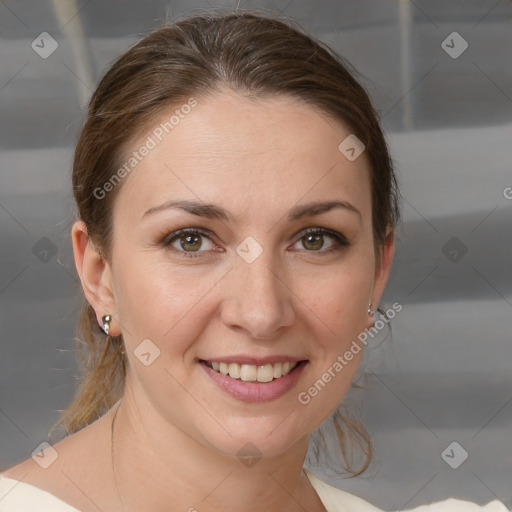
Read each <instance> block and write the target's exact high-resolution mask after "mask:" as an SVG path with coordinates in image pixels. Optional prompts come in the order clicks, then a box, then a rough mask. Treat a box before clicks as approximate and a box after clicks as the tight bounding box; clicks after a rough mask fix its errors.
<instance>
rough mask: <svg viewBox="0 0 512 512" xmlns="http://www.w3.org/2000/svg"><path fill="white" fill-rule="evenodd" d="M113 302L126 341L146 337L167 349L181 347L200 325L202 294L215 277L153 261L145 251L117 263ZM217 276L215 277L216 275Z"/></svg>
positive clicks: (213, 283) (171, 349) (202, 315)
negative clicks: (181, 341)
mask: <svg viewBox="0 0 512 512" xmlns="http://www.w3.org/2000/svg"><path fill="white" fill-rule="evenodd" d="M116 268H117V279H116V281H117V283H118V286H116V290H118V293H117V294H116V303H117V307H118V315H119V319H120V322H121V325H122V329H123V331H124V335H125V336H124V338H125V342H126V343H127V344H130V345H132V346H135V345H137V344H138V343H140V341H141V340H143V339H146V338H149V339H151V340H154V342H155V343H156V344H157V345H158V346H164V345H169V347H168V348H166V351H167V350H168V349H169V350H170V351H173V352H174V351H176V350H178V349H179V348H180V345H181V343H179V341H180V340H183V343H187V341H188V340H190V339H193V338H194V336H195V335H196V334H197V333H198V332H199V330H200V328H201V322H202V321H201V318H202V317H204V316H205V315H204V307H205V302H206V301H204V297H205V296H207V295H208V292H209V290H211V289H212V288H213V287H214V285H215V282H216V280H215V279H213V277H212V276H211V275H210V276H207V275H204V272H203V273H202V274H201V275H194V271H193V269H191V268H188V269H186V268H180V267H177V266H176V265H173V266H171V265H168V264H165V263H162V261H161V260H160V261H154V260H153V259H152V258H151V257H148V256H147V255H146V254H140V255H139V256H138V257H137V256H136V255H135V257H132V258H126V259H124V260H123V261H122V262H120V263H119V264H118V265H117V267H116ZM217 280H218V279H217Z"/></svg>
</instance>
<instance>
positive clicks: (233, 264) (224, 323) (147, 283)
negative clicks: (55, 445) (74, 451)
mask: <svg viewBox="0 0 512 512" xmlns="http://www.w3.org/2000/svg"><path fill="white" fill-rule="evenodd" d="M197 99H198V105H197V106H196V107H194V108H193V109H192V111H191V113H190V114H188V115H187V116H186V117H185V119H183V120H181V121H180V124H179V125H178V126H176V127H175V129H174V130H173V131H172V132H171V133H170V134H169V135H167V136H165V138H164V139H163V140H162V142H160V143H159V144H158V145H157V147H156V148H155V149H153V150H152V151H151V152H150V153H149V155H148V156H146V157H145V158H144V159H143V160H142V162H140V163H139V164H138V166H137V167H136V168H135V169H134V170H133V171H132V172H131V173H130V174H129V175H128V176H127V177H125V178H124V180H123V182H122V185H121V187H122V188H121V189H120V190H119V194H118V196H117V198H116V201H115V203H114V211H113V226H114V233H115V235H114V243H113V248H112V260H111V262H106V261H104V260H103V259H102V258H101V256H100V255H99V254H98V252H96V251H95V248H94V246H93V244H92V243H91V242H90V240H89V239H88V237H87V230H86V227H85V225H84V224H83V223H82V222H81V221H77V222H76V223H75V224H74V226H73V228H72V240H73V248H74V254H75V263H76V268H77V271H78V274H79V276H80V279H81V281H82V285H83V288H84V292H85V295H86V297H87V300H88V301H89V302H90V303H91V304H92V305H93V307H94V308H95V311H96V315H97V320H98V324H101V323H102V321H101V317H102V316H103V315H104V314H107V313H109V314H111V315H113V322H112V324H111V333H112V334H114V335H118V334H120V333H122V334H123V337H124V340H125V343H126V352H127V357H128V360H129V369H128V376H127V380H126V387H125V392H124V395H123V399H122V401H121V403H120V406H119V410H118V415H117V419H116V423H115V427H116V430H115V438H114V456H115V469H116V478H117V482H118V485H119V489H120V493H121V496H122V501H123V502H124V503H125V506H126V509H127V510H137V509H139V510H140V509H146V510H165V509H166V507H167V509H168V507H169V504H172V506H173V510H189V509H190V508H191V507H195V508H196V509H197V510H201V511H214V510H224V511H226V512H231V511H235V510H236V511H239V510H245V511H247V512H252V511H261V510H269V511H277V510H280V511H298V510H304V509H306V510H309V511H321V510H324V507H323V505H322V504H321V502H320V500H319V498H318V496H317V495H316V492H315V491H314V489H313V488H312V486H311V484H310V483H309V480H308V479H307V478H306V477H305V475H304V473H302V472H301V469H302V466H303V462H304V459H305V456H306V452H307V448H308V441H309V437H310V434H311V433H312V432H313V430H315V428H317V427H318V426H319V425H320V424H321V423H322V422H323V421H324V420H325V419H326V418H328V417H329V415H330V414H331V413H332V412H333V410H334V409H335V408H336V406H337V405H338V404H339V402H340V401H341V400H342V398H343V396H344V395H345V393H346V391H347V390H348V388H349V387H350V384H351V381H352V378H353V376H354V374H355V372H356V370H357V366H358V364H359V362H360V359H361V355H362V351H361V352H359V354H357V355H355V356H354V358H353V360H352V361H351V362H350V363H349V364H348V365H347V366H346V367H345V368H344V369H343V371H341V372H339V373H338V374H337V375H336V377H335V378H334V379H333V380H332V382H331V383H329V384H327V385H326V386H325V388H324V389H323V390H322V391H321V392H320V393H319V394H318V396H316V397H314V398H312V399H311V401H310V403H309V404H307V405H302V404H300V403H299V402H298V399H297V397H298V394H299V392H301V391H305V390H307V389H308V388H309V387H310V386H311V385H312V384H313V383H314V382H315V381H317V380H318V379H319V378H320V377H321V375H322V373H324V372H325V371H326V370H327V369H328V368H329V367H331V366H332V365H333V363H334V362H335V361H336V358H337V357H338V355H342V354H344V353H345V352H346V351H347V350H348V348H349V346H350V345H351V343H352V341H353V340H354V339H356V337H357V335H358V334H359V333H360V332H362V331H363V330H364V329H365V328H367V327H369V326H370V325H371V321H372V318H371V317H370V316H369V315H368V313H367V309H368V304H369V303H370V302H371V304H372V307H373V308H374V309H375V307H376V306H377V305H378V303H379V301H380V298H381V295H382V293H383V290H384V287H385V284H386V281H387V278H388V275H389V271H390V267H391V261H392V257H393V247H394V244H393V236H392V232H391V231H390V232H389V236H388V239H387V242H386V244H385V245H384V246H383V247H382V250H381V258H380V261H377V260H376V259H375V254H374V240H373V233H372V223H371V195H370V181H369V171H368V163H367V160H366V157H365V155H364V153H363V155H361V156H360V157H359V158H357V159H356V160H355V161H353V162H351V161H349V160H348V159H347V158H345V156H343V155H342V154H341V153H340V152H339V150H338V145H339V144H340V142H341V141H343V140H344V139H345V137H346V136H347V135H349V134H350V130H349V129H348V128H347V127H346V126H344V125H342V124H341V123H339V122H335V121H333V120H331V119H328V118H327V117H326V116H324V115H323V114H321V113H319V112H318V111H317V110H315V109H313V108H312V107H310V106H308V105H305V104H303V103H301V102H299V101H298V100H297V99H294V98H289V97H282V96H281V97H273V98H265V99H264V100H262V99H260V100H251V99H247V98H244V97H241V96H238V95H236V94H234V93H233V92H228V91H223V92H218V93H215V94H213V95H210V96H209V97H203V98H197ZM174 108H176V107H174ZM172 110H173V109H170V110H169V111H170V112H171V111H172ZM169 117H170V115H169V114H168V113H165V114H164V115H162V120H164V119H168V118H169ZM159 122H160V120H156V123H155V125H157V124H158V123H159ZM149 133H150V132H148V133H142V134H141V135H140V137H139V138H138V140H135V141H134V142H133V144H132V146H133V147H132V148H130V149H131V150H134V149H136V148H138V147H140V145H141V144H142V143H143V141H144V140H145V139H146V137H147V135H148V134H149ZM178 198H179V199H190V200H196V201H200V202H206V203H215V204H217V205H219V206H222V207H223V208H225V209H226V210H227V211H228V212H230V213H231V215H232V216H233V220H232V221H225V220H219V219H210V218H206V217H200V216H197V215H193V214H191V213H187V212H185V211H184V210H178V209H164V210H161V211H158V212H155V213H152V214H148V215H146V216H144V212H146V211H147V210H148V209H150V208H153V207H155V206H158V205H161V204H163V203H165V202H166V201H169V200H174V199H178ZM334 199H339V200H342V201H344V202H347V203H350V204H351V205H352V206H353V208H354V209H356V210H357V211H358V212H359V213H356V212H354V211H352V210H350V209H348V208H339V209H333V210H330V211H328V212H325V213H322V214H320V215H314V216H308V217H305V218H302V219H299V220H296V221H293V222H290V221H288V220H287V215H288V212H289V210H290V209H291V208H293V207H295V206H297V205H302V204H305V203H309V202H313V201H326V200H334ZM182 228H196V229H201V230H209V232H210V235H208V236H209V238H208V237H206V236H200V238H199V240H200V242H201V244H202V245H201V246H200V249H199V252H193V251H191V250H190V249H189V253H190V252H191V253H192V254H193V255H198V254H199V257H190V258H189V257H187V256H186V254H187V253H186V250H187V247H188V246H187V245H186V242H184V243H185V246H183V245H181V244H180V240H179V237H178V238H175V239H174V240H173V242H172V246H168V247H165V246H164V244H163V243H160V242H161V239H162V238H164V237H165V236H166V235H169V234H171V233H173V232H175V231H177V230H178V229H182ZM306 228H325V229H331V230H333V231H336V232H338V233H340V234H342V235H344V236H345V238H346V239H347V240H348V243H349V244H350V245H349V246H348V247H343V246H342V247H340V248H339V250H336V251H334V252H332V253H330V254H329V253H326V252H325V251H326V250H327V249H329V248H332V247H336V245H337V244H336V240H335V239H334V238H332V237H331V236H330V235H329V234H324V235H323V238H322V237H320V241H317V240H314V239H313V240H311V241H308V237H307V236H305V234H304V233H302V232H303V231H304V230H305V229H306ZM301 233H302V234H301ZM247 237H253V238H254V239H255V240H257V242H258V243H259V244H260V246H261V247H262V249H263V252H262V254H261V255H260V256H259V257H258V258H256V259H255V261H253V262H252V263H247V262H246V261H245V260H244V259H243V258H241V257H240V256H239V255H238V254H237V252H236V248H237V247H238V246H239V244H241V242H242V241H244V240H245V239H246V238H247ZM168 238H169V237H168ZM322 239H323V245H322ZM197 245H198V244H197V240H193V242H192V247H197ZM170 247H171V248H170ZM183 247H185V248H183ZM172 248H173V249H174V251H173V250H172ZM315 248H317V250H315ZM179 251H181V252H179ZM322 253H323V254H322ZM144 339H150V340H151V341H152V343H154V345H156V346H157V347H158V348H159V350H160V356H159V357H158V358H157V359H155V360H154V362H152V364H150V365H149V366H145V365H143V364H141V362H140V361H139V360H138V359H137V357H136V356H135V355H134V350H135V349H136V347H137V346H138V345H139V344H140V343H141V341H142V340H144ZM240 354H246V355H253V356H255V357H265V356H268V355H276V354H280V355H281V354H287V355H291V356H297V357H300V358H301V359H307V360H309V362H308V365H307V367H306V368H305V369H304V371H303V373H302V375H301V377H300V379H299V381H298V383H297V385H296V386H295V387H294V388H293V389H292V390H290V391H289V392H287V393H286V394H285V395H284V396H282V397H280V398H278V399H276V400H273V401H269V402H262V403H245V402H241V401H239V400H236V399H235V398H233V397H231V396H229V395H227V394H226V393H225V392H224V391H222V390H220V389H219V388H218V387H217V385H216V384H215V383H214V382H213V381H212V380H211V379H210V377H208V376H207V374H206V373H205V371H204V370H203V368H202V367H201V366H200V365H199V364H198V359H207V360H208V359H212V358H217V357H220V356H228V355H229V356H231V355H240ZM111 415H112V412H110V413H109V414H108V415H106V416H104V417H103V418H102V419H104V418H106V417H107V416H108V420H109V421H108V423H107V422H105V423H104V429H103V430H102V432H103V434H102V435H103V437H102V439H104V446H105V450H104V451H105V452H106V453H107V454H108V456H109V455H110V452H108V447H109V442H108V441H107V437H108V436H109V435H110V433H109V432H108V429H107V427H108V428H110V421H111ZM96 423H98V422H96ZM93 425H94V424H93ZM93 425H91V426H89V427H87V428H86V429H84V431H86V430H87V429H90V432H92V428H94V427H93ZM107 432H108V436H107ZM78 435H80V432H79V433H77V434H74V436H78ZM71 438H73V436H71ZM247 442H251V443H252V444H253V445H255V446H256V447H257V449H258V450H259V451H260V452H261V454H262V458H261V459H260V460H259V461H258V462H257V463H256V464H255V465H254V466H252V467H246V466H245V465H244V464H242V463H241V462H240V460H239V459H238V457H237V455H236V454H237V452H238V451H239V450H240V449H241V448H242V447H243V446H244V445H245V444H246V443H247ZM98 455H99V457H100V460H102V461H103V466H102V468H103V473H104V474H103V473H102V474H103V477H104V478H103V480H104V482H109V483H108V484H107V483H105V485H104V487H105V488H104V489H103V490H101V491H99V490H98V488H96V490H95V492H96V498H95V501H96V503H98V504H99V503H105V504H107V503H108V505H109V506H110V507H112V509H115V508H116V507H118V508H119V510H121V507H120V505H119V503H118V502H116V499H117V495H116V496H115V497H113V493H114V491H113V490H112V488H111V480H110V477H109V476H108V474H110V473H111V466H110V465H109V464H110V462H109V460H110V458H109V457H107V455H103V454H98ZM199 461H200V462H199ZM104 468H108V471H107V469H104ZM91 489H92V485H91ZM91 492H93V491H92V490H91ZM100 493H101V495H100ZM128 504H129V506H128Z"/></svg>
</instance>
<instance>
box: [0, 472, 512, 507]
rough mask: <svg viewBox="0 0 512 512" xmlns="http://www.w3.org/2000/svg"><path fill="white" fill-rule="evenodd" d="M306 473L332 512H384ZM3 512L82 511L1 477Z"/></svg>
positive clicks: (459, 503)
mask: <svg viewBox="0 0 512 512" xmlns="http://www.w3.org/2000/svg"><path fill="white" fill-rule="evenodd" d="M304 471H305V473H306V475H307V477H308V478H309V480H310V482H311V483H312V485H313V487H314V488H315V490H316V492H317V493H318V496H319V497H320V499H321V500H322V503H323V504H324V505H325V508H326V509H327V511H328V512H383V511H382V510H381V509H378V508H375V507H374V506H373V505H371V504H370V503H368V502H367V501H364V500H362V499H361V498H358V497H357V496H354V495H352V494H349V493H348V492H345V491H342V490H340V489H337V488H336V487H333V486H331V485H329V484H328V483H326V482H324V481H323V480H320V479H319V478H318V477H316V476H315V475H314V474H313V473H311V472H310V471H309V470H307V469H306V468H304ZM410 510H411V511H414V512H510V511H509V510H507V508H506V507H505V506H504V505H503V503H501V502H499V501H498V500H495V501H493V502H491V503H489V504H487V505H485V506H482V507H481V506H479V505H475V504H474V503H471V502H469V501H462V500H455V499H448V500H445V501H440V502H437V503H432V504H431V505H423V506H421V507H417V508H414V509H410ZM0 512H80V510H78V509H77V508H74V507H72V506H71V505H69V504H68V503H66V502H64V501H62V500H61V499H59V498H57V497H56V496H54V495H53V494H50V493H49V492H47V491H43V490H42V489H39V488H38V487H35V486H33V485H30V484H27V483H24V482H20V481H19V480H14V479H12V478H7V477H5V476H3V475H2V474H1V473H0ZM404 512H405V511H404Z"/></svg>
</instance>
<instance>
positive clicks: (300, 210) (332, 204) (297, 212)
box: [142, 199, 362, 222]
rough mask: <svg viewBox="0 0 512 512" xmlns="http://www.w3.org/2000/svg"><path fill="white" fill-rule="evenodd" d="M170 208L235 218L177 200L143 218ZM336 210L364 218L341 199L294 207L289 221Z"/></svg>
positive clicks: (204, 205) (210, 207)
mask: <svg viewBox="0 0 512 512" xmlns="http://www.w3.org/2000/svg"><path fill="white" fill-rule="evenodd" d="M170 208H178V209H182V210H185V211H186V212H188V213H191V214H193V215H197V216H200V217H208V218H210V219H219V220H223V221H226V222H229V221H232V220H233V216H232V215H231V214H230V213H229V212H228V211H227V210H225V209H224V208H222V207H221V206H218V205H215V204H212V203H202V202H198V201H194V200H186V199H183V200H177V201H168V202H166V203H164V204H161V205H159V206H154V207H153V208H150V209H149V210H147V211H146V213H144V215H143V216H142V218H144V217H146V216H147V215H150V214H152V213H155V212H159V211H162V210H167V209H170ZM334 209H344V210H347V211H349V212H352V213H355V214H357V215H358V216H359V221H361V219H362V216H361V212H360V211H359V210H358V209H357V208H356V207H355V206H353V205H352V204H350V203H348V202H347V201H341V200H340V199H333V200H331V201H313V202H310V203H306V204H300V205H297V206H294V207H293V208H292V209H291V210H290V211H289V212H288V221H290V222H293V221H296V220H299V219H302V218H304V217H312V216H314V215H321V214H322V213H326V212H328V211H331V210H334Z"/></svg>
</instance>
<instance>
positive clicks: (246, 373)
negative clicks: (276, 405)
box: [205, 361, 298, 382]
mask: <svg viewBox="0 0 512 512" xmlns="http://www.w3.org/2000/svg"><path fill="white" fill-rule="evenodd" d="M205 364H206V366H208V367H209V368H211V369H212V370H214V371H216V372H217V373H221V374H222V375H228V376H229V377H231V378H232V379H238V380H242V381H244V382H271V381H272V380H274V379H280V378H281V377H284V376H285V375H288V374H289V373H290V372H291V371H292V370H293V369H294V368H295V367H296V366H297V364H298V362H291V361H290V362H285V363H274V364H263V365H254V364H240V363H218V362H211V361H205Z"/></svg>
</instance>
